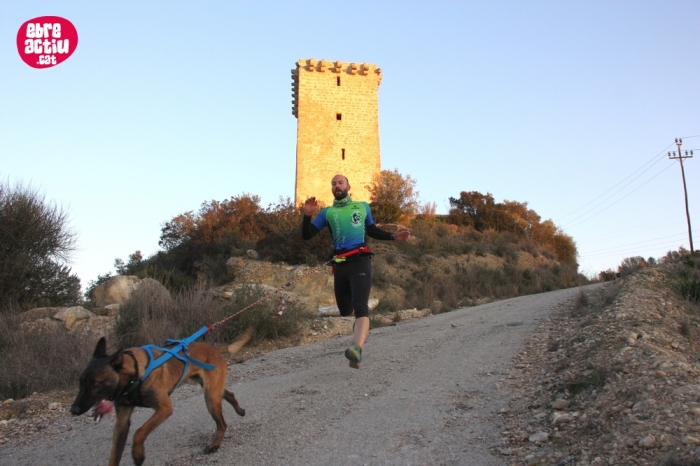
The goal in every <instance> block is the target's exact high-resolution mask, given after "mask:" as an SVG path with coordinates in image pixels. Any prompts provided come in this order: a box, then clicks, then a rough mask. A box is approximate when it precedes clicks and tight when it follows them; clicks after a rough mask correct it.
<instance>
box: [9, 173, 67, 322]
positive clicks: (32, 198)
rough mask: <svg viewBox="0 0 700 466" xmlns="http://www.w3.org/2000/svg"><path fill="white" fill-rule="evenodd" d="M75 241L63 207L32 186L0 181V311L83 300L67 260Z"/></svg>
mask: <svg viewBox="0 0 700 466" xmlns="http://www.w3.org/2000/svg"><path fill="white" fill-rule="evenodd" d="M75 243H76V234H75V233H74V232H73V231H72V230H71V229H70V228H69V226H68V213H67V212H66V211H65V210H63V208H61V207H60V206H57V205H56V204H54V203H49V202H47V201H46V200H45V198H44V196H43V195H41V194H40V193H39V192H38V191H37V190H35V189H33V188H31V187H26V186H22V185H16V186H10V185H9V183H0V245H2V247H0V311H1V310H2V309H7V308H8V306H9V305H10V304H11V303H14V304H17V305H19V306H20V307H23V308H28V307H31V306H36V305H39V306H58V305H64V304H72V303H76V302H79V301H80V279H79V278H78V276H77V275H75V274H73V273H71V268H70V267H69V266H68V261H69V259H70V256H71V253H72V252H73V251H75Z"/></svg>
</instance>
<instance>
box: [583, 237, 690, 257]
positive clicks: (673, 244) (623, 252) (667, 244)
mask: <svg viewBox="0 0 700 466" xmlns="http://www.w3.org/2000/svg"><path fill="white" fill-rule="evenodd" d="M681 246H682V244H679V243H678V241H664V242H661V243H655V244H649V245H646V246H643V247H639V246H637V247H634V248H624V249H619V250H616V251H611V252H601V253H596V254H590V255H580V256H579V259H580V260H593V259H600V258H606V257H615V256H628V255H635V256H640V255H642V254H643V251H649V250H658V249H667V250H668V248H671V249H674V250H675V249H678V248H679V247H681ZM640 251H642V252H641V253H640Z"/></svg>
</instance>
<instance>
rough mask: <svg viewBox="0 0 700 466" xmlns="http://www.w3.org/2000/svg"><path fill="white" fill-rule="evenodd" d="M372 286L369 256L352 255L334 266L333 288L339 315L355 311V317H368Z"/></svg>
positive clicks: (347, 314) (350, 313)
mask: <svg viewBox="0 0 700 466" xmlns="http://www.w3.org/2000/svg"><path fill="white" fill-rule="evenodd" d="M371 288H372V264H371V263H370V256H365V257H357V258H355V257H353V258H351V259H348V260H347V261H345V262H341V263H339V264H337V265H336V267H335V275H334V281H333V289H334V291H335V302H336V303H337V304H338V309H339V310H340V315H341V316H343V317H347V316H349V315H352V311H353V310H354V311H355V318H358V317H369V307H368V305H367V301H369V292H370V289H371Z"/></svg>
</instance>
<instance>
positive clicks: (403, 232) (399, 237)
mask: <svg viewBox="0 0 700 466" xmlns="http://www.w3.org/2000/svg"><path fill="white" fill-rule="evenodd" d="M364 204H365V209H366V210H367V215H366V217H365V222H366V223H365V232H366V233H367V236H369V237H370V238H374V239H380V240H389V241H391V240H396V241H406V240H407V239H408V237H409V236H410V232H409V231H408V230H407V229H405V228H404V227H399V228H398V229H397V230H396V231H395V232H393V233H389V232H388V231H384V230H382V229H381V228H379V227H378V226H377V224H376V223H374V219H373V218H372V210H371V209H370V207H369V204H367V203H366V202H365V203H364Z"/></svg>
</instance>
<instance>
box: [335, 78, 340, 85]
mask: <svg viewBox="0 0 700 466" xmlns="http://www.w3.org/2000/svg"><path fill="white" fill-rule="evenodd" d="M335 83H336V84H337V85H338V86H340V76H338V77H337V78H335Z"/></svg>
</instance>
